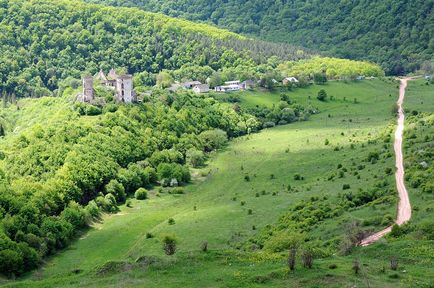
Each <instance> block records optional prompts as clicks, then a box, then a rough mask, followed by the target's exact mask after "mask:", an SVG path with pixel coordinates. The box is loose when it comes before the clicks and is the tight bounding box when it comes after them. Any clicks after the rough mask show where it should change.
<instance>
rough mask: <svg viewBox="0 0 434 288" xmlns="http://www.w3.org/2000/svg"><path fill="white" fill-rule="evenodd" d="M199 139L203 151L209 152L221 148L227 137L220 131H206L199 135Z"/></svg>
mask: <svg viewBox="0 0 434 288" xmlns="http://www.w3.org/2000/svg"><path fill="white" fill-rule="evenodd" d="M199 139H200V140H201V142H202V146H203V150H204V151H205V152H210V151H212V150H216V149H219V148H221V147H222V146H223V145H224V144H226V142H227V141H228V136H227V134H226V132H225V131H223V130H221V129H213V130H207V131H204V132H202V133H200V134H199Z"/></svg>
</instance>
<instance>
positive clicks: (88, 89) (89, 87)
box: [81, 76, 95, 102]
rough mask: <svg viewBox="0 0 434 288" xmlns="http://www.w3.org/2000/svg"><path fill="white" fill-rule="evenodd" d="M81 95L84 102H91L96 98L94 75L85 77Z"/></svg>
mask: <svg viewBox="0 0 434 288" xmlns="http://www.w3.org/2000/svg"><path fill="white" fill-rule="evenodd" d="M81 96H82V98H81V100H82V102H90V101H92V100H93V99H94V98H95V94H94V91H93V78H92V76H86V77H84V78H83V94H82V95H81Z"/></svg>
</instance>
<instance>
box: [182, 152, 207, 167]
mask: <svg viewBox="0 0 434 288" xmlns="http://www.w3.org/2000/svg"><path fill="white" fill-rule="evenodd" d="M186 158H187V163H189V164H190V165H191V166H192V167H194V168H197V167H200V166H203V165H204V164H205V154H204V153H203V152H202V151H200V150H197V149H194V148H192V149H190V150H188V151H187V154H186Z"/></svg>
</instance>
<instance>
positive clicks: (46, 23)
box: [0, 0, 310, 97]
mask: <svg viewBox="0 0 434 288" xmlns="http://www.w3.org/2000/svg"><path fill="white" fill-rule="evenodd" d="M0 30H1V31H2V33H1V34H0V51H2V53H1V56H0V92H2V93H3V94H4V93H7V94H8V95H12V94H13V95H14V96H16V97H22V96H32V97H40V96H43V95H50V94H51V92H52V91H55V90H56V89H58V87H59V85H60V83H59V81H61V80H63V79H65V78H67V77H73V78H80V77H81V76H82V74H84V73H91V74H94V73H96V72H97V71H98V70H99V69H104V70H108V69H110V68H111V67H127V69H128V72H129V73H136V72H142V71H148V72H151V73H158V72H159V71H161V70H163V69H169V70H173V69H178V68H180V67H182V66H183V65H199V66H203V65H208V66H210V67H212V68H213V69H215V70H218V69H221V68H224V67H233V66H237V65H239V64H240V63H243V64H245V63H248V64H249V65H250V66H252V65H255V64H257V63H263V62H267V60H268V58H269V57H271V56H273V55H274V56H278V57H279V58H280V59H284V60H296V59H300V58H305V57H308V56H309V54H310V53H309V52H307V51H304V50H302V49H300V48H296V47H293V46H290V45H285V44H271V43H266V42H263V41H254V40H249V39H246V38H244V37H242V36H239V35H237V34H234V33H231V32H228V31H225V30H220V29H217V28H215V27H212V26H208V25H205V24H195V23H192V22H189V21H185V20H177V19H173V18H170V17H167V16H164V15H161V14H154V13H149V12H144V11H141V10H139V9H127V8H122V9H119V8H113V7H104V6H100V5H92V4H86V3H82V2H78V1H52V0H38V1H23V0H13V1H6V0H0ZM11 97H12V96H11Z"/></svg>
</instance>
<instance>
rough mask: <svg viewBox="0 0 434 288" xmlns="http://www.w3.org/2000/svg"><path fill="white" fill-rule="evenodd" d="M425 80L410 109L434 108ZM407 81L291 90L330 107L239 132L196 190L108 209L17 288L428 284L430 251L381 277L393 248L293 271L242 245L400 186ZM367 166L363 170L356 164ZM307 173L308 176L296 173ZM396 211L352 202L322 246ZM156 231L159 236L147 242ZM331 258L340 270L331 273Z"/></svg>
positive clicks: (252, 96) (268, 96) (252, 99)
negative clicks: (402, 97) (288, 218)
mask: <svg viewBox="0 0 434 288" xmlns="http://www.w3.org/2000/svg"><path fill="white" fill-rule="evenodd" d="M417 84H418V83H415V84H411V85H410V92H411V93H412V94H410V95H411V96H410V97H408V98H407V99H406V101H408V103H409V104H408V107H409V109H416V110H424V109H426V111H432V107H433V106H432V103H430V105H426V104H427V102H426V101H430V100H428V99H430V98H426V97H427V95H428V92H429V91H432V88H431V90H428V88H426V87H424V86H421V85H420V84H418V85H417ZM397 85H398V84H397V82H395V81H393V80H387V79H386V80H370V81H361V82H351V83H343V82H329V83H328V84H327V85H322V86H317V85H313V86H310V87H308V88H301V89H297V90H294V91H290V92H285V93H286V94H287V95H288V96H289V97H290V99H291V100H293V101H296V102H297V103H300V104H309V103H310V104H311V105H312V106H314V107H317V108H318V109H319V111H320V113H319V114H318V115H313V116H312V117H311V119H309V120H308V121H305V122H297V123H292V124H289V125H284V126H277V127H275V128H271V129H266V130H263V131H261V132H260V133H256V134H251V135H249V136H245V137H241V138H237V139H234V140H233V141H231V143H230V144H229V145H228V147H226V148H225V149H224V150H223V151H219V152H217V153H215V154H213V155H212V157H211V159H210V160H209V163H208V165H207V166H206V167H204V168H202V169H200V170H195V171H194V180H193V183H192V184H191V185H189V186H187V187H185V194H180V195H175V194H170V193H168V191H167V190H166V189H162V190H159V189H158V188H156V189H155V190H154V191H152V193H151V194H152V195H151V197H150V199H149V200H146V201H138V200H135V199H133V200H132V207H131V208H129V207H126V206H123V207H121V210H120V212H119V213H117V214H113V215H104V216H103V217H102V219H101V222H100V223H95V224H94V225H93V226H92V228H91V229H89V231H85V232H83V234H82V235H81V236H80V237H79V239H77V240H76V241H75V242H74V243H72V245H71V246H70V247H69V248H68V249H67V250H65V251H63V252H61V253H59V254H58V255H56V256H54V257H52V258H51V259H48V260H47V263H46V264H45V265H44V266H43V267H42V268H41V269H39V270H38V271H36V272H34V273H32V274H30V275H27V276H25V277H24V278H23V279H19V280H18V281H16V282H5V284H6V285H9V286H11V287H29V286H35V287H51V286H64V287H77V286H78V285H79V286H81V287H96V286H102V285H104V286H108V287H119V286H122V287H133V286H147V287H162V286H164V287H183V286H184V287H240V286H244V287H265V286H266V287H282V286H284V285H286V286H287V285H291V287H322V286H325V285H328V286H330V287H352V286H353V285H357V287H394V286H396V285H397V284H398V283H407V284H410V283H413V284H414V283H419V284H421V283H422V284H427V282H426V281H429V280H428V279H427V278H426V277H427V276H426V275H429V273H430V272H429V269H427V268H425V266H426V265H423V264H424V263H426V261H429V256H424V257H425V258H424V257H421V259H422V260H421V263H422V264H421V263H419V262H417V261H409V262H406V264H405V265H406V266H405V269H406V271H407V272H406V273H405V274H403V275H401V276H399V277H395V276H393V274H394V273H391V272H387V271H386V272H385V273H383V274H381V273H378V271H379V269H381V267H383V266H387V265H388V264H387V261H385V260H383V259H382V258H381V257H377V256H378V255H379V253H380V254H381V253H383V252H384V251H383V252H382V247H384V246H381V245H386V244H384V243H380V244H375V245H373V246H372V247H368V248H357V249H356V251H355V252H354V253H355V254H354V255H355V256H349V257H341V256H330V257H326V258H324V259H317V260H316V261H315V263H314V267H313V269H312V270H307V269H305V268H301V266H297V269H296V270H295V272H291V273H288V270H287V268H286V267H287V266H286V263H285V262H286V253H283V254H282V253H266V252H263V253H262V252H254V253H253V252H252V253H241V252H240V251H241V248H244V246H243V244H244V243H245V242H246V240H248V239H249V238H251V237H255V235H257V234H258V233H259V231H261V230H262V229H264V227H265V226H266V225H267V224H273V223H276V222H277V221H278V219H279V217H280V216H281V215H282V214H284V213H286V212H288V207H290V206H291V205H293V204H294V203H298V202H300V201H301V200H308V199H310V198H311V197H313V196H316V197H325V198H324V199H332V200H333V201H335V200H336V201H338V200H339V199H340V194H341V193H342V192H343V190H342V189H343V185H344V184H348V185H349V186H350V187H351V188H350V190H351V191H354V192H355V191H357V190H358V189H359V188H361V189H365V188H369V187H371V186H373V185H374V182H375V181H377V180H378V181H383V182H385V183H386V184H385V185H386V186H387V187H394V176H393V173H392V174H388V173H386V172H385V170H386V168H392V169H393V168H394V167H393V166H394V158H393V157H392V154H391V153H392V142H387V141H383V139H384V138H387V136H388V135H390V134H391V133H392V132H393V128H394V116H393V115H392V113H391V110H392V107H393V103H394V101H395V100H396V97H397V94H398V89H397ZM320 89H325V90H326V91H327V93H328V95H329V100H328V101H326V102H321V101H318V100H317V99H316V94H317V92H318V90H320ZM413 92H414V93H413ZM279 95H280V92H273V93H269V92H258V91H254V92H244V93H241V94H240V97H241V106H242V107H252V106H255V105H268V106H271V105H273V104H277V103H278V101H279V100H280V96H279ZM330 95H332V96H333V100H331V99H330ZM424 97H425V98H426V100H425V98H424ZM431 98H432V97H431ZM355 99H357V100H355ZM423 101H425V103H424V104H422V103H421V102H423ZM431 101H432V100H431ZM410 107H411V108H410ZM430 107H431V108H430ZM430 109H431V110H430ZM327 142H328V143H327ZM326 143H327V144H326ZM372 151H381V153H380V155H381V157H380V159H379V160H378V161H376V163H371V162H369V161H367V160H366V159H367V157H368V155H369V152H372ZM362 163H363V168H356V167H357V166H358V165H359V164H362ZM338 164H341V165H342V166H343V167H346V168H348V172H345V173H343V175H342V177H340V178H339V177H334V178H333V179H330V177H329V176H330V175H331V174H332V173H335V174H338V170H337V165H338ZM355 171H357V173H355ZM296 174H299V175H300V176H301V177H302V178H303V180H295V179H294V176H295V175H296ZM374 179H375V180H374ZM288 185H290V186H291V189H289V190H288ZM395 198H396V197H395ZM412 200H413V199H412ZM395 207H396V201H385V202H383V203H378V204H376V205H363V206H360V207H357V208H356V209H349V210H348V211H346V212H345V213H343V214H342V215H340V216H339V217H338V218H334V219H326V220H324V221H321V223H318V224H316V225H314V227H313V229H312V230H311V231H310V232H309V233H310V235H311V237H314V238H316V239H319V240H321V241H335V240H336V239H338V238H339V237H341V236H342V234H343V232H342V229H343V226H344V225H345V223H349V222H351V221H354V220H360V221H363V220H367V219H371V220H372V219H375V220H376V221H371V222H372V224H369V223H368V224H365V228H367V229H369V228H370V229H373V230H376V229H379V228H381V227H383V224H381V223H384V221H387V217H385V215H386V216H388V217H392V218H394V216H395ZM169 218H173V220H174V224H173V225H169V224H168V219H169ZM385 218H386V220H385ZM147 233H151V234H152V235H153V237H149V235H148V237H147ZM168 233H169V234H174V235H176V238H177V239H178V252H177V254H175V256H172V257H169V256H164V253H163V250H162V247H161V237H162V236H163V235H165V234H168ZM204 241H207V242H208V245H209V252H207V253H204V252H201V251H200V247H201V244H202V243H203V242H204ZM396 245H398V246H396ZM396 245H395V246H396V247H395V246H394V248H393V249H392V250H391V251H393V253H394V252H396V251H398V250H399V249H400V248H399V245H407V244H405V243H404V244H400V243H397V244H396ZM384 253H386V254H387V253H389V252H384ZM386 254H385V255H386ZM428 255H429V254H428ZM144 256H146V257H145V258H143V257H144ZM355 257H357V258H358V259H360V261H361V262H362V263H363V265H364V266H363V269H362V275H360V276H354V273H352V271H351V266H352V262H353V260H354V259H355ZM426 257H428V260H427V258H426ZM139 258H141V260H139V261H136V260H137V259H139ZM144 259H145V260H144ZM110 261H116V262H110ZM428 263H429V262H428ZM331 264H335V265H336V266H337V268H336V269H329V267H330V265H331ZM395 274H396V273H395ZM415 281H416V282H415ZM417 281H419V282H417ZM264 283H265V284H264ZM404 285H405V284H404ZM428 285H429V284H428Z"/></svg>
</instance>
